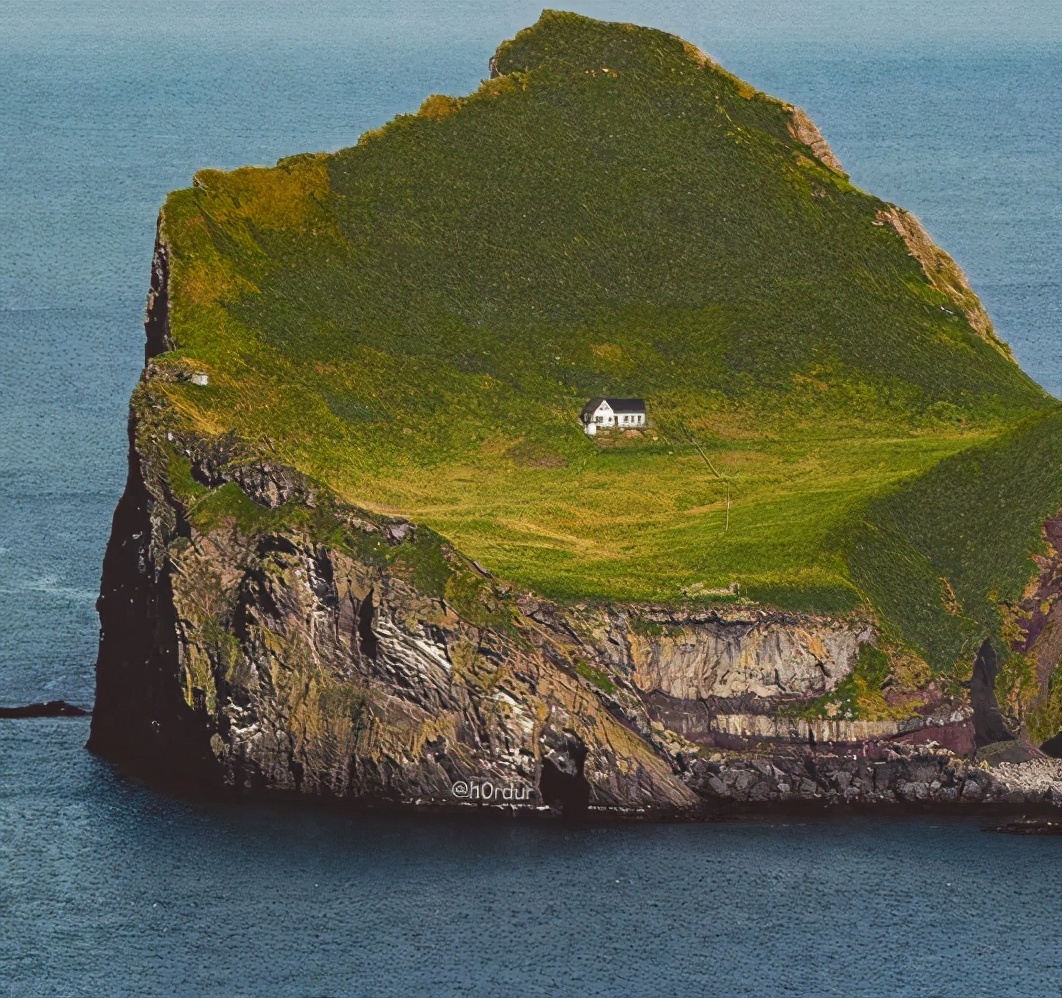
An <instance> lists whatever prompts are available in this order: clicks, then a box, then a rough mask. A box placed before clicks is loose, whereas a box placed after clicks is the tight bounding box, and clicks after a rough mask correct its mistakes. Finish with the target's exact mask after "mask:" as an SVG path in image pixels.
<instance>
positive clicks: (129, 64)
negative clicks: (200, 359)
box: [0, 0, 1062, 996]
mask: <svg viewBox="0 0 1062 998" xmlns="http://www.w3.org/2000/svg"><path fill="white" fill-rule="evenodd" d="M574 6H575V7H577V9H579V10H581V11H583V12H585V13H589V14H595V15H597V16H603V17H610V18H616V19H623V20H633V21H639V22H642V23H648V24H653V25H656V26H659V27H663V28H666V29H668V30H672V31H675V32H677V33H679V34H681V35H683V36H684V37H686V38H689V39H690V40H692V41H694V42H695V43H697V44H698V45H700V46H701V47H702V48H704V49H705V50H706V51H708V52H710V53H711V54H712V55H714V56H715V57H716V58H718V59H719V60H720V61H722V62H723V63H724V64H725V65H726V66H728V67H729V68H730V69H732V70H734V71H735V72H737V73H739V74H740V75H741V76H743V77H745V78H746V79H748V80H750V81H752V82H753V83H754V84H756V85H757V86H759V87H761V88H762V89H764V90H767V91H769V92H771V93H775V94H777V95H779V96H781V97H784V98H785V99H787V100H790V101H793V102H794V103H797V104H800V105H803V106H804V107H806V108H807V109H808V111H809V112H810V113H811V115H812V117H813V118H814V119H815V120H816V121H817V122H818V123H819V125H820V126H821V128H822V130H823V132H824V133H825V135H826V137H827V138H828V140H829V141H830V142H831V144H832V145H833V147H834V149H835V150H836V151H837V153H838V155H839V156H840V158H841V160H842V162H843V163H844V164H845V167H846V168H847V169H848V170H849V171H850V172H851V174H852V177H853V179H854V180H855V182H856V183H858V184H860V185H861V186H863V187H865V188H867V189H868V190H871V191H873V192H874V193H876V194H879V195H881V196H882V197H885V198H888V199H891V200H894V201H896V202H898V203H900V204H902V205H904V206H905V207H908V208H910V209H911V210H913V211H914V212H915V213H916V214H918V215H919V216H920V217H921V218H922V219H923V221H924V222H925V223H926V225H927V226H928V228H929V230H930V231H931V232H932V233H933V235H934V236H935V237H936V238H937V239H938V240H939V241H940V242H941V243H942V244H943V245H944V246H945V247H946V248H947V249H948V250H949V251H950V252H952V253H953V255H954V256H955V257H956V258H957V259H958V260H959V262H960V263H961V264H962V266H963V267H964V268H965V270H966V272H967V274H968V275H969V277H970V279H971V281H972V283H973V285H974V288H975V289H976V290H977V291H978V293H979V294H980V295H981V296H982V298H983V300H984V301H985V304H986V306H987V308H988V311H989V313H990V314H991V315H992V317H993V319H994V321H995V323H996V326H997V328H998V330H999V331H1000V333H1001V334H1002V335H1003V336H1004V337H1005V338H1006V339H1007V340H1009V341H1010V342H1011V343H1012V344H1013V346H1014V349H1015V353H1016V355H1017V357H1018V358H1019V360H1020V361H1021V363H1022V364H1023V365H1024V366H1025V368H1026V369H1027V370H1028V371H1029V372H1030V373H1031V374H1032V375H1033V376H1034V377H1035V378H1037V379H1038V380H1039V381H1040V383H1041V384H1043V385H1044V386H1045V387H1047V388H1048V389H1049V390H1050V391H1052V392H1054V393H1055V394H1060V393H1062V349H1060V339H1059V302H1060V300H1062V294H1060V276H1059V275H1060V274H1062V236H1060V232H1062V226H1060V224H1059V223H1060V221H1062V219H1060V214H1062V212H1060V198H1059V189H1058V186H1059V177H1060V175H1062V144H1060V140H1059V136H1060V134H1062V128H1060V125H1062V120H1060V119H1062V115H1060V111H1059V108H1060V102H1059V98H1058V81H1059V79H1060V78H1062V43H1060V37H1062V31H1060V22H1062V17H1060V14H1059V7H1058V4H1057V3H1054V2H1036V0H1030V2H1028V3H1025V4H1014V3H1011V4H999V3H978V2H970V0H962V2H960V0H948V2H940V3H935V4H932V5H927V4H921V3H915V2H912V0H899V2H886V0H880V2H870V0H867V2H862V3H859V4H851V3H848V2H841V0H829V2H822V3H817V4H811V3H791V2H781V0H761V2H751V0H746V2H737V0H718V2H714V3H711V4H704V3H699V2H689V3H664V2H653V3H650V2H642V0H639V2H631V3H613V2H599V3H589V2H586V3H578V4H574ZM538 11H539V5H538V4H537V3H527V2H514V0H506V2H498V0H490V2H487V0H484V2H476V3H472V2H453V3H441V2H438V0H420V2H406V3H395V2H387V3H385V2H382V0H373V2H367V0H353V2H346V3H331V2H324V3H315V4H313V5H306V6H304V5H296V4H278V3H264V2H250V0H247V2H220V3H219V2H209V3H206V2H196V0H183V2H177V3H162V2H158V0H140V2H135V3H134V2H126V0H122V2H115V0H101V2H87V0H80V2H79V0H49V2H21V0H19V2H14V0H0V702H2V703H7V704H10V703H19V702H24V701H27V700H33V699H42V698H58V697H63V698H66V699H70V700H73V701H76V702H79V703H83V704H86V705H88V704H90V703H91V700H92V688H93V682H92V663H93V659H94V653H95V642H96V635H97V622H96V616H95V612H94V609H93V601H94V599H95V595H96V592H97V587H98V581H99V570H100V564H101V561H102V556H103V548H104V544H105V542H106V537H107V533H108V530H109V525H110V516H111V512H112V510H113V508H114V504H115V502H116V501H117V498H118V495H119V493H120V490H121V486H122V482H123V478H124V474H125V459H126V454H125V450H126V436H125V412H126V403H127V400H128V396H129V392H130V390H131V389H132V386H133V384H134V382H135V379H136V377H137V374H138V372H139V368H140V365H141V359H142V342H143V333H142V329H141V325H140V321H141V314H142V309H143V301H144V293H145V290H146V286H147V280H148V271H149V262H150V254H151V245H152V240H153V236H154V222H155V214H156V212H157V210H158V206H159V204H160V203H161V202H162V200H163V198H164V196H165V194H166V192H167V191H169V190H170V189H172V188H175V187H179V186H185V185H187V184H188V183H189V181H190V178H191V176H192V174H193V172H194V171H195V170H197V169H199V168H201V167H203V166H215V167H235V166H238V165H241V164H244V163H272V162H274V161H275V160H276V159H278V158H279V157H282V156H287V155H290V154H292V153H296V152H301V151H305V150H313V149H336V148H339V147H342V146H344V145H348V144H350V143H353V142H354V141H355V140H356V139H357V137H358V135H359V134H360V133H361V132H362V131H364V130H366V129H368V128H372V127H376V126H377V125H379V124H380V123H381V122H383V121H385V120H386V119H388V118H389V117H391V116H392V115H394V114H396V113H399V112H403V111H409V110H413V109H415V108H416V107H417V106H418V105H419V103H420V101H421V100H422V99H423V97H424V96H425V95H426V94H428V93H430V92H433V91H435V92H447V93H453V94H461V93H466V92H468V91H470V90H472V89H473V88H474V87H475V86H476V85H477V84H478V81H479V80H480V79H481V78H482V77H483V76H484V75H485V74H486V65H487V60H488V58H489V56H490V54H491V53H492V52H493V50H494V48H495V47H496V45H497V43H498V42H499V41H500V40H502V39H503V38H505V37H508V36H510V35H511V34H512V33H513V32H514V31H516V30H517V29H519V28H520V27H522V26H524V25H526V24H529V23H531V22H532V21H534V20H535V18H536V17H537V16H538ZM86 734H87V724H86V722H84V721H80V720H77V721H20V722H0V740H2V745H0V918H2V919H3V921H2V922H0V929H2V931H0V993H8V994H11V995H18V996H30V995H37V994H40V995H52V994H54V995H75V994H88V995H123V994H130V995H133V994H137V995H154V994H159V995H171V994H178V995H198V994H226V995H242V994H247V995H265V994H269V995H273V994H276V995H326V994H334V995H339V994H342V995H354V994H372V995H386V994H399V995H409V994H417V993H435V994H562V995H564V994H580V993H587V994H623V993H628V994H632V995H638V994H661V995H667V994H719V995H742V994H794V995H816V994H822V995H833V994H836V995H860V994H865V995H878V994H890V993H900V994H913V995H914V994H926V995H930V994H933V995H944V994H949V995H950V994H955V995H976V994H985V995H1006V994H1020V995H1026V994H1028V995H1043V994H1055V993H1057V990H1058V985H1059V983H1060V982H1062V970H1060V963H1059V955H1058V954H1059V952H1060V950H1062V945H1060V941H1059V939H1058V934H1057V929H1056V928H1055V927H1056V926H1057V912H1058V911H1059V910H1060V909H1062V876H1060V875H1059V858H1060V857H1059V854H1058V849H1057V843H1052V842H1045V841H1043V840H1023V839H1008V838H1004V837H1000V836H988V835H983V834H981V832H980V831H979V830H978V823H977V822H976V821H969V820H955V821H949V822H946V823H945V822H939V821H938V822H936V823H933V822H927V821H911V820H892V819H885V820H882V821H879V822H876V823H872V824H871V823H868V822H867V821H865V820H852V821H835V822H827V823H819V824H804V825H793V824H789V825H787V824H785V823H774V824H755V825H747V824H745V825H728V826H705V827H700V826H665V827H655V828H651V827H638V828H608V829H595V830H583V831H567V832H565V831H562V830H557V829H553V828H542V827H538V826H534V827H527V826H523V825H502V826H498V825H496V824H491V825H488V826H485V827H482V828H479V827H475V826H470V825H469V824H468V823H466V822H457V823H455V822H452V821H449V820H437V819H430V820H422V821H415V820H398V819H394V818H382V817H372V818H366V817H364V816H362V817H351V816H347V817H343V816H337V815H334V814H320V813H317V812H308V813H304V814H298V813H295V814H293V813H290V812H277V811H274V810H268V809H266V810H263V809H262V808H260V807H254V808H242V807H240V806H235V805H233V806H225V807H221V806H211V807H207V806H191V805H188V804H184V803H180V802H175V801H169V800H166V799H163V798H160V797H158V796H156V795H154V794H151V793H149V792H147V791H145V790H142V789H140V788H137V787H135V786H131V785H129V784H127V783H125V782H123V781H122V780H120V779H118V778H117V777H116V776H115V775H114V774H113V773H112V772H111V770H110V769H109V768H108V767H106V766H105V765H103V764H102V763H100V762H98V761H97V760H94V759H92V758H91V757H89V756H87V755H86V754H85V753H84V752H83V751H82V748H81V746H82V744H83V742H84V739H85V737H86Z"/></svg>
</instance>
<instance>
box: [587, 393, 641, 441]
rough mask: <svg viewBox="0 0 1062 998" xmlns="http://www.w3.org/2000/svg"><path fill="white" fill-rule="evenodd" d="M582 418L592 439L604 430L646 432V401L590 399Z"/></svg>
mask: <svg viewBox="0 0 1062 998" xmlns="http://www.w3.org/2000/svg"><path fill="white" fill-rule="evenodd" d="M580 418H581V419H582V421H583V429H584V430H585V431H586V433H587V436H591V437H592V436H594V434H595V433H597V431H598V430H604V429H620V430H644V429H645V399H605V398H597V399H590V401H589V402H587V403H586V405H584V406H583V411H582V415H581V416H580Z"/></svg>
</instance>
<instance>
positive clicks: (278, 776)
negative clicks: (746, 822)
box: [90, 239, 1062, 815]
mask: <svg viewBox="0 0 1062 998" xmlns="http://www.w3.org/2000/svg"><path fill="white" fill-rule="evenodd" d="M166 258H167V254H166V249H165V246H164V244H162V239H160V247H159V249H158V250H157V251H156V255H155V261H156V264H155V271H154V280H153V285H152V294H151V298H150V302H149V310H148V317H147V326H148V366H147V368H146V369H145V374H144V378H143V380H142V382H141V384H140V386H139V387H138V389H137V391H136V393H135V394H134V398H133V402H132V407H131V416H130V460H129V478H128V482H127V485H126V490H125V493H124V495H123V496H122V499H121V502H120V503H119V505H118V508H117V510H116V512H115V518H114V526H113V532H112V536H111V541H110V544H109V546H108V550H107V555H106V559H105V563H104V573H103V584H102V589H101V595H100V600H99V604H98V606H99V612H100V620H101V640H100V653H99V661H98V685H97V702H96V709H95V712H94V715H93V721H92V735H91V740H90V747H91V748H92V749H93V750H95V751H97V752H99V753H100V754H102V755H104V756H107V757H108V758H111V759H114V760H115V761H117V762H119V763H120V764H121V765H122V766H123V768H125V769H127V770H130V771H133V772H136V773H139V774H141V775H143V776H146V777H149V778H152V779H156V780H159V781H162V782H164V783H166V784H167V785H181V786H186V787H189V786H190V787H195V788H214V789H218V788H226V787H227V788H230V789H233V790H238V791H244V792H281V793H300V794H310V795H314V796H318V797H332V798H349V799H353V800H361V801H370V800H375V801H387V802H393V803H399V804H440V805H443V804H445V805H455V804H460V803H468V802H471V803H474V804H483V803H489V804H499V803H500V804H504V805H505V806H509V807H520V808H540V807H546V806H555V807H561V808H564V809H566V810H568V811H569V812H571V811H573V810H574V811H583V810H585V809H586V808H588V807H589V808H593V809H600V810H605V811H613V812H616V813H623V814H629V813H647V814H659V815H666V814H702V813H712V811H713V810H714V809H718V808H719V807H720V806H723V805H724V804H725V805H727V806H731V805H733V804H735V803H742V802H744V803H751V802H759V801H789V800H837V801H868V802H869V801H879V802H880V801H896V800H916V801H922V800H938V801H955V802H960V801H984V800H996V799H999V800H1009V801H1013V800H1017V799H1019V798H1020V799H1021V800H1024V801H1039V802H1043V801H1051V800H1057V799H1059V797H1060V794H1062V784H1059V783H1058V781H1057V780H1055V779H1053V778H1050V776H1049V774H1048V775H1045V774H1039V776H1038V778H1037V779H1036V780H1032V781H1030V780H1025V779H1024V777H1023V776H1021V774H1020V773H1019V774H1018V775H1015V774H1013V773H1009V772H1008V773H1007V774H999V775H992V774H991V773H989V772H987V771H986V770H984V769H983V768H981V767H980V766H978V765H975V764H974V762H973V761H972V760H970V759H965V758H963V757H962V756H961V755H957V754H956V753H955V751H954V749H959V750H960V751H967V752H969V751H972V749H973V735H972V730H973V727H972V724H971V713H972V712H971V710H970V709H969V707H962V706H961V705H960V706H959V707H956V706H955V705H952V706H951V707H947V706H945V708H942V709H940V710H938V711H937V713H936V714H932V713H930V714H926V715H925V716H912V717H910V718H907V719H906V720H900V721H880V722H866V721H850V720H845V719H836V720H829V719H822V720H808V719H801V718H799V717H797V716H796V715H794V714H793V713H792V711H791V709H790V711H789V713H786V709H785V708H787V707H788V708H792V707H793V705H794V704H796V705H799V704H801V703H806V702H809V701H810V700H812V699H814V698H815V697H819V696H822V695H823V694H826V693H828V692H829V691H831V690H832V689H834V688H835V687H836V685H837V683H838V682H839V681H841V680H843V679H844V678H845V677H846V676H848V675H849V674H850V673H851V672H852V669H853V668H854V667H855V665H856V662H857V660H858V658H859V655H860V652H861V649H862V648H863V647H864V646H867V645H873V643H874V642H875V640H876V633H875V629H874V627H873V626H872V624H871V623H870V622H869V621H868V620H867V619H864V618H861V617H858V616H856V617H852V618H849V619H831V618H827V617H815V616H811V615H801V614H793V613H780V612H773V611H769V610H765V609H763V608H759V607H754V606H745V605H730V606H722V607H717V608H704V607H698V606H686V607H660V606H618V605H612V606H607V605H579V606H575V607H560V606H557V605H555V604H553V603H550V602H548V601H546V600H542V599H539V598H537V597H535V596H534V595H533V594H530V593H516V592H514V591H513V589H512V587H511V586H510V585H508V584H506V583H505V582H504V580H500V579H495V578H493V577H492V576H491V575H490V573H489V572H487V571H486V570H484V569H483V568H482V567H481V566H479V565H477V564H476V563H474V562H472V561H470V560H468V559H467V558H465V557H463V556H462V555H461V554H460V553H459V552H458V551H455V550H454V549H453V548H452V547H451V546H450V545H448V544H447V543H446V542H445V540H443V539H442V538H440V537H438V536H437V535H435V534H433V533H432V532H431V531H429V530H427V529H425V528H423V527H420V526H418V525H416V524H413V523H408V522H405V521H400V520H393V519H387V518H383V517H379V516H374V515H369V514H367V513H365V512H364V511H361V510H358V509H355V508H353V507H350V506H347V505H344V504H342V503H340V502H338V501H337V500H336V498H335V497H334V496H333V495H332V494H331V493H329V492H328V490H327V489H325V488H323V487H321V486H318V485H316V484H315V483H313V482H311V481H309V480H308V479H306V478H305V477H304V476H303V475H301V474H300V473H298V472H296V471H294V470H293V469H291V468H287V467H284V466H282V465H278V464H276V463H274V462H271V461H269V460H267V459H265V458H263V457H262V456H261V455H258V454H254V453H252V452H250V451H249V450H247V449H246V448H245V447H244V446H243V445H241V444H240V443H239V442H238V441H236V440H234V439H233V438H231V437H228V436H222V437H215V438H204V437H202V436H199V435H196V434H194V433H190V432H189V431H188V430H187V428H185V427H183V426H182V423H181V420H180V417H179V415H178V414H176V413H174V412H173V411H172V409H171V408H169V407H167V405H166V403H165V401H164V397H163V395H162V393H160V392H158V391H157V390H156V386H157V385H158V384H159V383H160V382H161V380H162V378H163V377H164V374H163V373H162V372H160V371H157V370H156V369H155V367H154V365H153V363H152V360H153V358H154V356H155V355H156V354H157V353H158V352H160V351H162V350H165V349H166V345H167V336H166V323H167V313H166V293H165V267H166V263H165V261H166ZM996 715H998V711H996ZM996 715H993V720H995V718H996ZM919 736H921V737H919ZM930 736H934V737H930ZM949 739H950V741H949ZM912 742H921V744H911V743H912ZM942 745H950V748H944V747H942ZM1041 768H1042V767H1041ZM1019 769H1020V767H1019Z"/></svg>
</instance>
